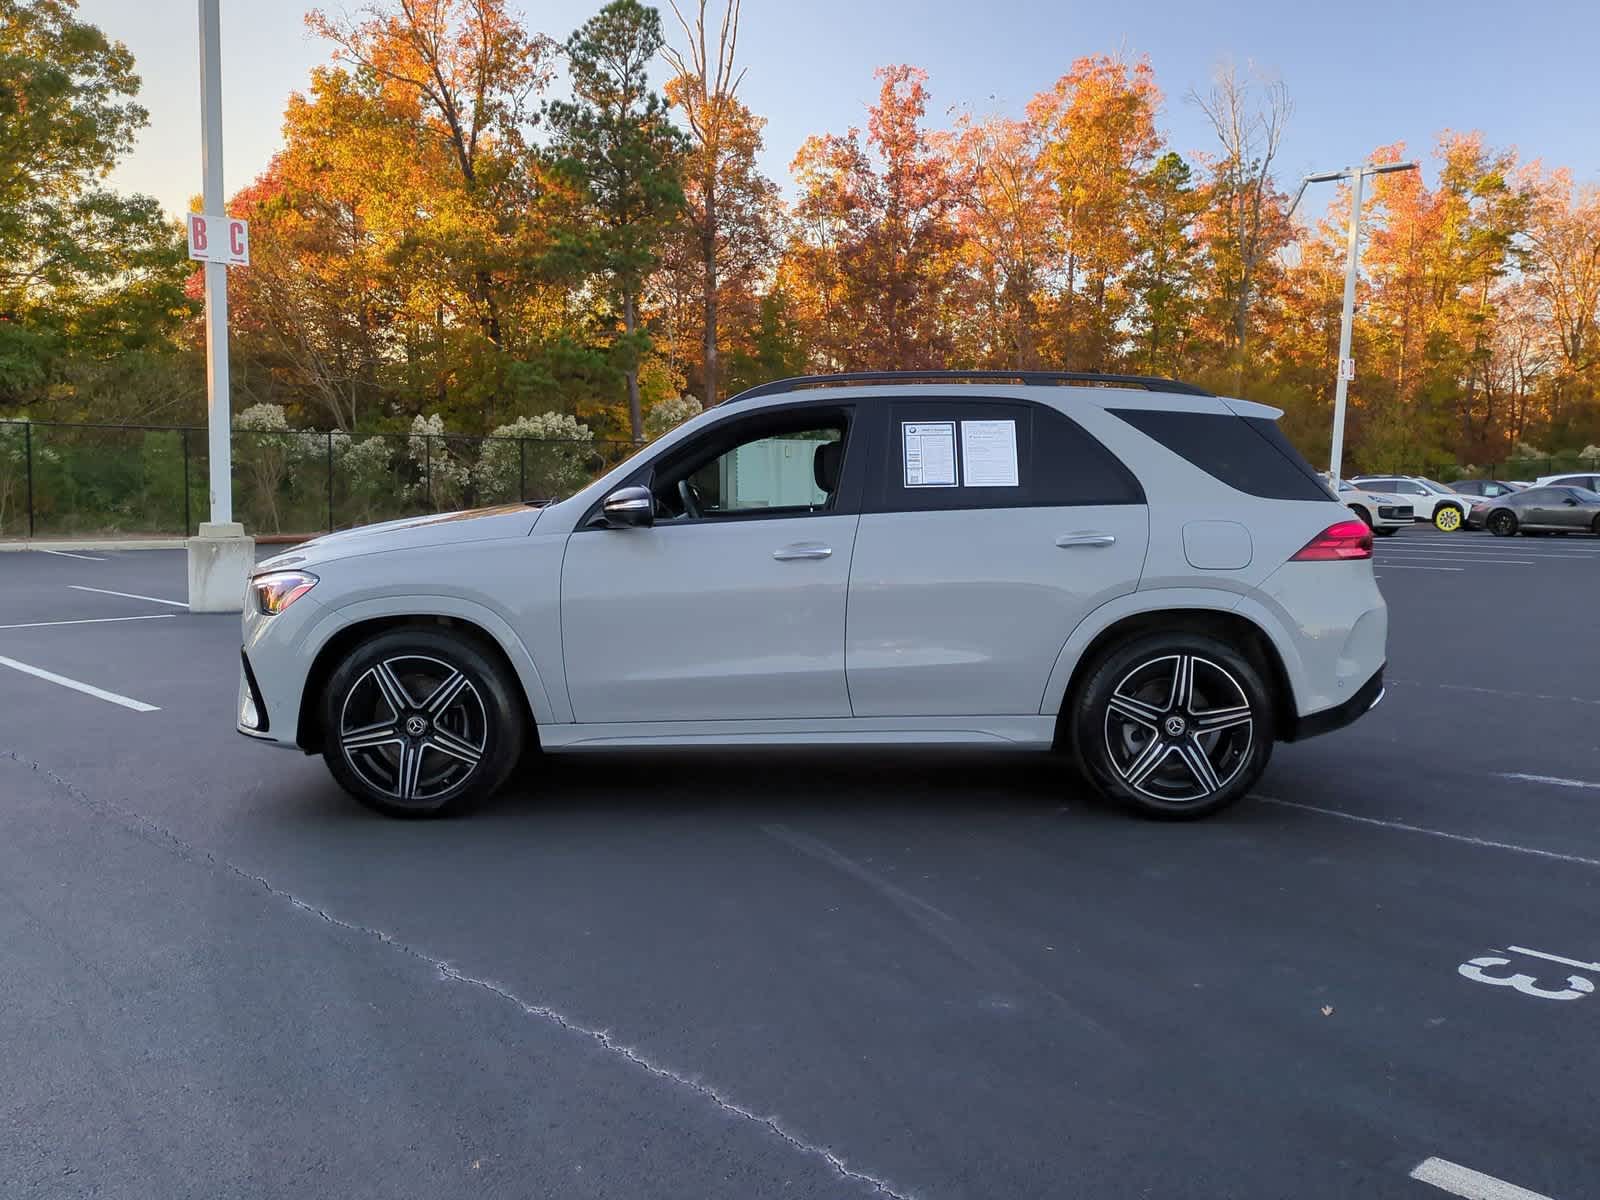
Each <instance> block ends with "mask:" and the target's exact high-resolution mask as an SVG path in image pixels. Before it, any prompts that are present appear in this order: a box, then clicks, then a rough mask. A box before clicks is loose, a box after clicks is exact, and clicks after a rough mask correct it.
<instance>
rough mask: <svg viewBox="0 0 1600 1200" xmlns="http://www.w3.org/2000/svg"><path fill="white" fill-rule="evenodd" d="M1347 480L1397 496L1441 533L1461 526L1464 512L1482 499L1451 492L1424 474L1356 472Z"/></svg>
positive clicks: (1468, 510)
mask: <svg viewBox="0 0 1600 1200" xmlns="http://www.w3.org/2000/svg"><path fill="white" fill-rule="evenodd" d="M1350 482H1351V483H1353V484H1355V485H1356V486H1357V487H1361V488H1366V489H1367V490H1368V491H1372V492H1386V493H1388V494H1389V495H1391V496H1398V497H1399V498H1400V501H1401V502H1402V503H1405V504H1409V505H1411V508H1412V511H1413V512H1415V514H1416V518H1417V520H1419V521H1430V522H1432V524H1433V527H1434V528H1435V529H1437V530H1439V531H1441V532H1443V533H1453V532H1454V531H1455V530H1458V529H1463V528H1465V526H1464V524H1463V521H1464V520H1465V519H1466V515H1467V514H1468V513H1469V512H1471V511H1472V506H1473V505H1474V504H1478V503H1480V502H1482V500H1483V497H1482V496H1463V495H1462V494H1461V493H1459V492H1452V491H1451V490H1450V489H1449V488H1447V487H1445V485H1444V484H1442V483H1436V482H1435V481H1434V480H1432V479H1429V478H1428V477H1427V476H1425V475H1358V476H1357V477H1356V478H1354V479H1352V480H1351V481H1350Z"/></svg>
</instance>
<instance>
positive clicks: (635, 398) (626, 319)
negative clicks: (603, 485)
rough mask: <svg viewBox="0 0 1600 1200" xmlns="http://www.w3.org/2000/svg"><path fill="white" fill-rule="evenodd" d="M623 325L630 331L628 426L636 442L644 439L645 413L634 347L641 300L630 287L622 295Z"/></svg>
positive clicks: (637, 360)
mask: <svg viewBox="0 0 1600 1200" xmlns="http://www.w3.org/2000/svg"><path fill="white" fill-rule="evenodd" d="M622 327H623V328H624V329H625V330H627V332H628V342H629V347H628V354H629V358H630V361H629V363H628V371H627V377H628V428H629V429H630V431H631V432H632V433H633V440H634V441H635V442H643V441H644V413H643V412H642V411H641V410H640V408H639V359H638V356H637V354H636V353H635V352H634V349H633V345H632V343H633V334H634V331H635V330H636V329H637V328H638V327H639V301H638V298H637V297H636V296H635V295H634V294H633V291H632V289H629V290H628V291H627V292H626V293H625V294H624V295H623V297H622Z"/></svg>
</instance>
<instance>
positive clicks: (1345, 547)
mask: <svg viewBox="0 0 1600 1200" xmlns="http://www.w3.org/2000/svg"><path fill="white" fill-rule="evenodd" d="M1371 557H1372V530H1370V529H1368V528H1367V527H1366V524H1365V523H1364V522H1361V521H1340V522H1339V523H1338V524H1337V525H1329V526H1328V527H1327V528H1326V529H1324V530H1323V531H1322V532H1321V533H1319V534H1317V536H1316V537H1314V538H1312V539H1311V540H1310V541H1309V542H1307V543H1306V544H1305V549H1303V550H1301V551H1300V553H1299V554H1296V555H1295V556H1294V557H1293V558H1291V559H1290V560H1289V561H1290V562H1328V561H1330V560H1332V559H1340V558H1371Z"/></svg>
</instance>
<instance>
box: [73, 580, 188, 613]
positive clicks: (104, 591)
mask: <svg viewBox="0 0 1600 1200" xmlns="http://www.w3.org/2000/svg"><path fill="white" fill-rule="evenodd" d="M67 586H68V587H69V588H71V589H73V591H77V592H99V593H100V594H101V595H102V596H121V597H122V598H123V599H124V600H149V601H150V602H151V603H152V604H170V605H172V607H173V608H188V607H189V606H188V605H187V604H186V603H184V602H183V601H182V600H163V599H162V598H161V597H160V596H141V595H139V593H138V592H113V591H112V590H111V589H110V588H95V587H84V586H83V584H81V583H69V584H67Z"/></svg>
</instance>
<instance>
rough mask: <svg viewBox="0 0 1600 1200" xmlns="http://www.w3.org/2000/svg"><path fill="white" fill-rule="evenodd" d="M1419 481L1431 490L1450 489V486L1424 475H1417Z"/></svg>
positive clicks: (1443, 490) (1445, 490)
mask: <svg viewBox="0 0 1600 1200" xmlns="http://www.w3.org/2000/svg"><path fill="white" fill-rule="evenodd" d="M1417 482H1418V483H1420V484H1421V485H1422V486H1423V487H1425V488H1427V489H1428V490H1429V491H1430V492H1448V491H1449V490H1450V489H1449V488H1447V487H1445V485H1444V484H1442V483H1438V482H1436V481H1434V480H1432V479H1428V478H1427V477H1425V476H1422V475H1418V476H1417Z"/></svg>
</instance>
